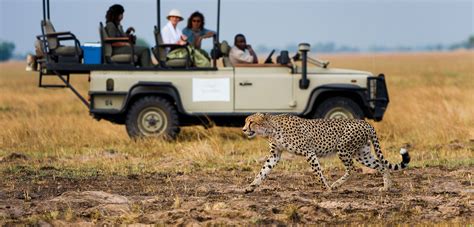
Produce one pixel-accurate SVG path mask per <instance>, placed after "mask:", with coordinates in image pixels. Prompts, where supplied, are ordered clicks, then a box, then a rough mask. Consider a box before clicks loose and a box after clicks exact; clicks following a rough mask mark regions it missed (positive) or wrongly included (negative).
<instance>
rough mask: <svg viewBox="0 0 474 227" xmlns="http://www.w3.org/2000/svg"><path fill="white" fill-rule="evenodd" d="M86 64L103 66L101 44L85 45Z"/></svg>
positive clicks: (83, 47) (83, 46) (83, 48)
mask: <svg viewBox="0 0 474 227" xmlns="http://www.w3.org/2000/svg"><path fill="white" fill-rule="evenodd" d="M81 47H82V50H83V51H84V64H101V63H102V61H101V59H102V52H101V46H100V43H84V45H82V46H81Z"/></svg>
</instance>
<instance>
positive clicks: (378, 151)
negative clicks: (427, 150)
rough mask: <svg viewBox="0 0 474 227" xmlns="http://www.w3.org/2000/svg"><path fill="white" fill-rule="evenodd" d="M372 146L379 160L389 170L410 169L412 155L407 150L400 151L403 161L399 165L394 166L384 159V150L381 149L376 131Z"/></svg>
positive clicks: (373, 134) (373, 135)
mask: <svg viewBox="0 0 474 227" xmlns="http://www.w3.org/2000/svg"><path fill="white" fill-rule="evenodd" d="M372 145H373V146H374V150H375V154H376V155H377V158H378V159H379V161H380V162H382V163H383V164H384V165H385V166H386V167H387V168H388V169H391V170H399V169H405V168H406V167H408V163H410V154H409V153H408V149H407V148H401V149H400V155H401V156H402V161H401V162H400V163H398V164H392V163H390V162H388V161H387V160H386V159H385V158H384V157H383V154H382V149H381V148H380V144H379V141H378V139H377V136H376V134H375V130H374V131H373V133H372Z"/></svg>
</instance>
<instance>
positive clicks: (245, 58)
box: [229, 34, 258, 65]
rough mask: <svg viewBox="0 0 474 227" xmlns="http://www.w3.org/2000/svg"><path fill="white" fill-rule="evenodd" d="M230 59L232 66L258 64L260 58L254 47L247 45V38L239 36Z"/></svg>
mask: <svg viewBox="0 0 474 227" xmlns="http://www.w3.org/2000/svg"><path fill="white" fill-rule="evenodd" d="M229 59H230V62H231V63H232V65H236V64H258V57H257V54H255V51H254V50H253V49H252V46H250V45H248V44H247V40H246V39H245V36H244V35H242V34H237V35H236V36H235V38H234V46H233V47H232V49H231V50H230V53H229Z"/></svg>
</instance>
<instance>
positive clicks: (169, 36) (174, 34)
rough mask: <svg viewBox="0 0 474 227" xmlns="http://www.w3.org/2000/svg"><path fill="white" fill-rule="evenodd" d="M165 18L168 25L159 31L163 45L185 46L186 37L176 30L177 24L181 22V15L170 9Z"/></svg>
mask: <svg viewBox="0 0 474 227" xmlns="http://www.w3.org/2000/svg"><path fill="white" fill-rule="evenodd" d="M166 18H167V19H168V23H167V24H166V26H165V27H163V29H162V30H161V38H162V39H163V43H165V44H179V45H185V44H186V42H187V39H188V37H186V36H185V35H183V34H182V33H181V30H179V29H177V25H178V23H179V22H180V21H182V20H183V17H182V16H181V13H180V12H179V11H178V10H177V9H172V10H171V11H170V12H169V13H168V16H167V17H166Z"/></svg>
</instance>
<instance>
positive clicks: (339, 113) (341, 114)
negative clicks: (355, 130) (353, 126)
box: [324, 107, 354, 119]
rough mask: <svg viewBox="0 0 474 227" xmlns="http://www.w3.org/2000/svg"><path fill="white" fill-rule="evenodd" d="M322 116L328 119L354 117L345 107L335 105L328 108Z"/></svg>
mask: <svg viewBox="0 0 474 227" xmlns="http://www.w3.org/2000/svg"><path fill="white" fill-rule="evenodd" d="M324 118H328V119H354V115H353V114H352V113H351V112H350V111H348V110H347V109H344V108H341V107H336V108H333V109H331V110H329V111H328V112H327V113H326V115H324Z"/></svg>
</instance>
